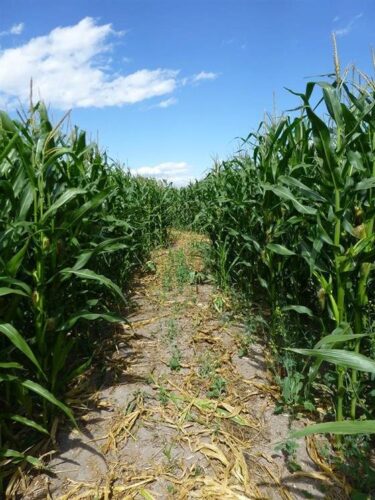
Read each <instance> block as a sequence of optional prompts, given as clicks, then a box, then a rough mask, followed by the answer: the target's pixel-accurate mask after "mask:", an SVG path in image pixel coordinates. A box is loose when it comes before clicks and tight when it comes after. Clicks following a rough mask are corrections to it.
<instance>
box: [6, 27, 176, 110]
mask: <svg viewBox="0 0 375 500" xmlns="http://www.w3.org/2000/svg"><path fill="white" fill-rule="evenodd" d="M18 29H19V28H18ZM122 34H123V33H116V32H115V31H114V30H113V29H112V26H111V25H110V24H104V25H98V24H96V22H95V20H94V19H92V18H90V17H86V18H84V19H82V20H81V21H80V22H79V23H78V24H76V25H74V26H67V27H64V28H61V27H58V28H55V29H54V30H52V31H51V32H50V33H49V34H48V35H45V36H39V37H36V38H33V39H31V40H30V41H29V42H27V43H26V44H24V45H21V46H19V47H17V48H10V49H5V50H2V51H0V81H1V88H0V102H5V103H6V104H7V105H8V106H14V105H16V104H17V102H18V100H20V101H21V102H26V101H27V99H28V96H29V85H30V79H31V78H32V79H33V89H34V95H36V96H38V97H41V98H43V99H44V100H46V101H47V103H49V104H51V105H52V106H53V107H55V108H59V109H68V108H72V107H89V106H95V107H104V106H118V105H123V104H133V103H137V102H140V101H143V100H145V99H149V98H151V97H157V96H159V97H160V96H163V95H168V94H171V93H172V92H173V91H174V90H175V88H176V86H177V83H178V82H177V75H178V71H176V70H171V69H162V68H158V69H154V70H150V69H141V70H138V71H136V72H134V73H131V74H128V75H118V74H114V73H113V72H110V70H109V68H108V60H106V61H104V63H103V56H105V55H106V54H108V52H109V51H110V50H111V47H112V46H111V44H110V42H109V41H108V40H109V38H110V37H111V36H113V35H122Z"/></svg>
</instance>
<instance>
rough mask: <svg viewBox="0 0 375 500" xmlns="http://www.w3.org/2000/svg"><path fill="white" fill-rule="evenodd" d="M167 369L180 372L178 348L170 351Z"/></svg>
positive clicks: (179, 352)
mask: <svg viewBox="0 0 375 500" xmlns="http://www.w3.org/2000/svg"><path fill="white" fill-rule="evenodd" d="M168 365H169V368H170V369H171V370H173V371H177V372H178V371H180V370H181V351H180V350H179V349H178V347H174V348H173V351H172V356H171V358H170V360H169V363H168Z"/></svg>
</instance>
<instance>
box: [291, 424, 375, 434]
mask: <svg viewBox="0 0 375 500" xmlns="http://www.w3.org/2000/svg"><path fill="white" fill-rule="evenodd" d="M374 433H375V420H363V421H362V420H354V421H350V420H346V421H345V422H324V423H322V424H313V425H308V426H307V427H305V428H304V429H300V430H298V431H293V432H291V433H290V434H289V437H290V438H291V439H298V438H301V437H304V436H310V435H311V434H344V435H345V434H348V435H349V434H374Z"/></svg>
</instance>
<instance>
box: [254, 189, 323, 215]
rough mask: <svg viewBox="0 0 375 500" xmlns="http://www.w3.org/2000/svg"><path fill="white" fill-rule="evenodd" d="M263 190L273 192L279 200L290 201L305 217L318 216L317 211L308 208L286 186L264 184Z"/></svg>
mask: <svg viewBox="0 0 375 500" xmlns="http://www.w3.org/2000/svg"><path fill="white" fill-rule="evenodd" d="M263 188H264V189H265V190H266V191H272V192H273V193H274V194H275V195H276V196H278V197H279V198H282V199H284V200H289V201H291V202H292V203H293V205H294V208H295V209H296V210H297V212H300V213H301V214H305V215H315V214H316V209H315V208H312V207H307V206H305V205H303V204H302V203H301V202H300V201H299V200H297V198H296V197H295V196H294V195H293V193H292V192H291V191H289V189H287V188H286V187H284V186H272V185H270V184H264V185H263Z"/></svg>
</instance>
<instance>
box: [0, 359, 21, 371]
mask: <svg viewBox="0 0 375 500" xmlns="http://www.w3.org/2000/svg"><path fill="white" fill-rule="evenodd" d="M0 368H3V369H15V370H24V367H23V366H22V365H20V364H19V363H16V362H13V361H9V362H5V363H2V362H1V363H0Z"/></svg>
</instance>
